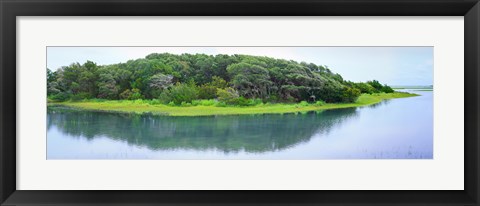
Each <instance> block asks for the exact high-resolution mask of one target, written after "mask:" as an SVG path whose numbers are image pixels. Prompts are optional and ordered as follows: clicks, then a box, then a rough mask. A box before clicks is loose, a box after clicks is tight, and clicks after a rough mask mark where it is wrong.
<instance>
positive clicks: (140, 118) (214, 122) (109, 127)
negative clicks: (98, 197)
mask: <svg viewBox="0 0 480 206" xmlns="http://www.w3.org/2000/svg"><path fill="white" fill-rule="evenodd" d="M185 109H188V108H185ZM356 115H357V109H356V108H347V109H335V110H325V111H318V112H308V113H303V114H283V115H282V114H264V115H236V116H233V115H232V116H203V117H170V116H153V115H138V114H118V113H104V112H87V111H76V110H70V109H66V108H56V107H49V108H48V115H47V116H48V121H47V124H48V125H47V126H48V128H51V127H52V126H55V127H57V128H58V130H59V131H60V132H62V133H64V134H65V135H68V136H70V137H76V138H86V139H88V140H92V139H95V138H99V137H107V138H110V139H113V140H116V141H123V142H127V143H128V144H129V145H136V146H141V147H147V148H149V149H151V150H175V149H193V150H200V151H205V150H210V149H216V150H219V151H223V152H224V153H231V152H238V151H246V152H250V153H262V152H269V151H279V150H283V149H286V148H290V147H293V146H295V145H297V144H301V143H303V142H308V141H309V140H310V139H311V138H312V137H313V136H314V135H320V136H321V135H322V134H328V133H329V131H331V130H332V129H333V128H335V127H338V126H339V125H341V124H342V122H344V121H345V120H347V119H350V118H353V117H355V116H356Z"/></svg>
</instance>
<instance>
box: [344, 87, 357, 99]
mask: <svg viewBox="0 0 480 206" xmlns="http://www.w3.org/2000/svg"><path fill="white" fill-rule="evenodd" d="M360 94H361V92H360V90H359V89H356V88H352V87H346V88H345V89H344V90H343V102H355V101H357V99H358V97H359V96H360Z"/></svg>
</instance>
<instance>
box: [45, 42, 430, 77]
mask: <svg viewBox="0 0 480 206" xmlns="http://www.w3.org/2000/svg"><path fill="white" fill-rule="evenodd" d="M164 52H168V53H173V54H182V53H192V54H195V53H203V54H210V55H216V54H229V55H232V54H248V55H256V56H268V57H273V58H281V59H287V60H295V61H298V62H302V61H304V62H307V63H314V64H317V65H327V66H328V67H329V68H330V70H332V71H333V72H334V73H339V74H340V75H342V77H343V78H344V79H346V80H351V81H354V82H359V81H362V82H363V81H368V80H372V79H376V80H379V81H380V82H382V83H386V84H388V85H433V47H47V68H49V69H51V70H57V69H58V68H60V67H61V66H67V65H69V64H71V63H73V62H79V63H82V64H83V63H84V62H86V61H87V60H90V61H93V62H96V63H97V64H98V65H105V64H114V63H123V62H126V61H128V60H130V59H138V58H144V57H145V56H146V55H148V54H151V53H164Z"/></svg>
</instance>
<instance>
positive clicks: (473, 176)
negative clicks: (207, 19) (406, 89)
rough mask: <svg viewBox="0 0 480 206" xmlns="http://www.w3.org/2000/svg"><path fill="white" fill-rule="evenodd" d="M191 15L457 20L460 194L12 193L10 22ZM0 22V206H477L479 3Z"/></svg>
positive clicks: (411, 1) (203, 5)
mask: <svg viewBox="0 0 480 206" xmlns="http://www.w3.org/2000/svg"><path fill="white" fill-rule="evenodd" d="M196 15H200V16H204V15H206V16H237V15H239V16H464V29H465V31H464V33H465V45H464V46H465V47H464V48H465V57H464V58H465V67H464V69H465V72H464V73H465V76H464V78H465V85H464V86H465V136H464V142H465V146H464V148H465V163H464V165H465V168H464V171H465V175H464V177H465V182H464V185H465V189H464V190H461V191H455V190H453V191H445V190H431V191H423V190H422V191H364V190H362V191H341V190H339V191H40V190H39V191H25V190H16V173H17V171H16V104H17V102H16V17H17V16H196ZM0 18H1V19H0V22H1V25H0V30H1V34H0V35H1V36H0V41H1V43H0V45H1V46H0V54H1V55H0V62H1V69H0V78H1V80H0V81H1V83H0V92H1V95H0V135H1V136H0V147H1V148H0V203H1V205H115V204H122V205H479V202H480V201H479V197H480V195H479V179H480V178H479V149H480V146H479V141H478V134H479V129H478V128H479V124H478V123H479V121H478V117H479V115H478V112H479V109H478V108H479V95H478V88H479V86H480V85H479V79H480V78H479V72H478V70H479V63H480V60H479V57H480V53H479V50H480V41H479V37H480V3H479V1H478V0H408V1H403V0H342V1H335V0H297V1H282V0H256V1H253V0H243V1H238V0H141V1H134V0H98V1H90V0H85V1H80V0H62V1H58V0H37V1H33V0H17V1H14V0H0ZM219 18H220V17H219ZM452 69H456V68H452ZM452 138H453V137H452ZM455 138H461V137H455Z"/></svg>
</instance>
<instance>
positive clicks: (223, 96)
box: [217, 87, 239, 103]
mask: <svg viewBox="0 0 480 206" xmlns="http://www.w3.org/2000/svg"><path fill="white" fill-rule="evenodd" d="M217 97H218V100H219V101H221V102H226V103H228V102H235V101H237V100H236V99H237V98H238V97H239V95H238V92H237V91H236V90H235V89H233V88H231V87H228V88H226V89H217Z"/></svg>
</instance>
